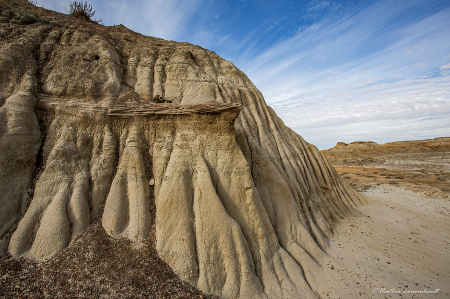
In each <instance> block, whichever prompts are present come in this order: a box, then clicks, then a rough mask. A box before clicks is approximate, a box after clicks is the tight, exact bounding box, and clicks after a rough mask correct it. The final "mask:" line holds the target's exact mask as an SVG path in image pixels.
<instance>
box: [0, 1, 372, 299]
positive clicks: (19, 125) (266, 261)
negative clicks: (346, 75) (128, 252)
mask: <svg viewBox="0 0 450 299" xmlns="http://www.w3.org/2000/svg"><path fill="white" fill-rule="evenodd" d="M40 11H41V12H42V9H41V10H40ZM44 13H45V14H46V19H45V20H46V21H45V22H40V21H36V22H34V23H32V24H22V23H21V22H17V20H16V21H15V15H14V13H13V12H12V11H11V10H8V9H5V8H3V9H2V18H1V21H2V23H0V36H1V41H0V49H1V50H0V105H1V108H0V165H1V168H0V237H1V238H2V239H1V243H0V244H3V246H4V247H5V246H7V249H6V251H7V252H8V253H9V254H11V255H12V256H14V257H20V256H23V257H29V258H36V259H39V260H42V259H48V258H51V257H52V256H53V255H55V254H57V253H58V252H60V251H61V250H62V249H64V248H65V247H67V246H69V245H70V243H71V241H72V240H74V238H75V236H77V234H80V233H82V232H83V231H84V230H85V229H86V228H87V227H88V226H89V225H90V223H91V222H92V220H93V219H95V218H97V217H101V219H102V225H103V227H104V229H105V230H106V232H107V233H108V234H109V235H110V236H112V237H114V238H120V237H124V238H129V239H131V240H132V241H134V242H136V243H140V242H142V241H143V240H144V239H145V238H146V236H147V234H148V232H149V230H150V229H151V227H152V226H153V225H154V226H155V227H156V245H155V246H156V248H157V251H158V253H159V255H160V256H161V258H162V259H163V260H164V261H165V262H166V263H167V264H168V265H170V267H172V268H173V270H174V271H175V273H177V274H178V275H179V277H180V278H181V279H183V280H185V281H187V282H189V283H190V284H192V285H194V286H196V287H198V288H199V289H201V290H202V291H204V292H206V293H211V294H216V295H219V296H223V297H224V298H277V299H278V298H316V297H320V296H324V295H323V294H324V292H325V291H331V290H335V291H336V292H337V293H336V292H335V293H334V294H335V295H336V296H339V294H338V289H340V290H342V288H341V287H340V286H339V287H336V288H335V289H334V286H335V285H338V284H340V283H341V282H340V278H339V275H338V273H336V271H333V269H332V268H330V267H329V266H327V263H329V261H330V258H328V256H327V255H326V248H327V241H328V238H329V236H330V235H331V234H332V232H333V223H334V222H336V221H338V220H339V219H341V218H343V217H345V216H346V215H347V214H348V213H349V212H350V211H351V210H352V209H353V207H355V206H357V205H359V204H362V203H364V199H363V198H362V197H361V196H360V195H358V194H357V193H356V192H355V191H353V190H352V189H351V188H349V187H348V185H346V184H345V183H343V182H342V181H341V179H340V178H339V177H338V176H337V175H336V172H335V170H334V169H333V168H332V167H331V166H330V164H329V163H328V161H327V160H326V159H324V158H323V157H322V155H321V154H320V152H319V151H318V150H317V149H316V147H314V146H313V145H311V144H309V143H307V142H305V141H304V140H303V139H302V138H301V137H300V136H298V135H297V134H296V133H294V132H293V131H292V130H290V129H289V128H287V127H286V126H285V125H284V124H283V122H282V121H281V120H280V119H279V118H278V117H277V116H276V114H275V113H274V111H273V110H272V109H271V108H270V107H268V106H267V105H266V103H265V102H264V98H263V96H262V94H261V93H260V92H259V91H258V89H257V88H256V87H255V86H254V85H253V84H252V82H251V81H250V80H249V79H248V78H247V77H246V76H245V74H244V73H243V72H241V71H240V70H238V69H237V68H236V67H235V66H234V65H233V64H232V63H231V62H229V61H226V60H224V59H222V58H220V57H219V56H218V55H216V54H215V53H213V52H210V51H207V50H205V49H203V48H201V47H199V46H194V45H191V44H188V43H177V42H171V41H165V40H162V39H158V38H152V37H146V36H142V35H139V34H137V33H134V32H132V31H130V30H128V29H126V28H125V27H123V26H113V27H105V26H101V25H98V24H95V23H91V22H85V21H80V20H77V19H74V18H73V17H70V16H65V15H60V14H56V13H54V12H47V11H44ZM155 211H156V212H155ZM344 295H346V296H347V297H348V295H349V294H348V293H345V294H343V295H342V296H344ZM342 296H341V298H343V297H342ZM344 297H345V296H344Z"/></svg>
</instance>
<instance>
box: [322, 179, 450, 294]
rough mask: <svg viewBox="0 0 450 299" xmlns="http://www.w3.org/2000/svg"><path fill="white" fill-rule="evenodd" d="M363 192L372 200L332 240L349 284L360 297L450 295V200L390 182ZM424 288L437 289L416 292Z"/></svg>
mask: <svg viewBox="0 0 450 299" xmlns="http://www.w3.org/2000/svg"><path fill="white" fill-rule="evenodd" d="M363 194H364V195H366V196H367V197H369V198H370V199H371V200H372V203H371V204H368V205H366V206H363V207H361V208H359V209H358V211H355V212H354V213H353V215H352V217H349V218H347V219H344V220H343V221H342V222H341V223H340V224H339V225H338V226H337V228H336V230H337V231H336V234H335V235H334V237H333V238H332V239H331V240H330V249H329V251H328V252H329V254H330V256H331V257H333V258H334V260H335V261H336V264H335V265H329V266H330V267H333V268H334V269H335V270H336V271H338V272H340V273H341V274H342V275H343V276H344V277H345V278H346V279H347V282H344V281H343V282H342V283H343V287H350V288H352V289H353V290H354V291H355V293H356V294H357V295H358V294H359V295H360V298H450V246H449V242H450V215H449V211H450V201H448V200H443V199H437V198H432V197H429V196H428V197H427V196H424V195H423V194H419V193H414V192H412V191H409V190H405V189H402V188H399V187H396V186H392V185H386V184H381V185H375V186H372V187H370V188H369V189H368V190H367V191H366V192H364V193H363ZM424 291H431V292H433V293H414V292H424ZM408 292H409V293H408Z"/></svg>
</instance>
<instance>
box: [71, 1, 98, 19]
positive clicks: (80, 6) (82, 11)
mask: <svg viewBox="0 0 450 299" xmlns="http://www.w3.org/2000/svg"><path fill="white" fill-rule="evenodd" d="M66 12H67V13H68V14H70V15H72V16H74V17H76V18H79V19H82V20H85V21H94V20H93V17H94V16H95V10H93V8H92V5H91V4H89V3H88V2H87V1H86V2H84V3H83V1H76V0H75V1H71V2H70V4H69V8H68V9H66Z"/></svg>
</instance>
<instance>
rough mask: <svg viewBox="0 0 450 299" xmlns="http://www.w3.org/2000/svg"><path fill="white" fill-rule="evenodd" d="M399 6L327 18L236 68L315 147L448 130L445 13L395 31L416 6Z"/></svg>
mask: <svg viewBox="0 0 450 299" xmlns="http://www.w3.org/2000/svg"><path fill="white" fill-rule="evenodd" d="M402 4H404V5H397V4H394V3H392V2H391V1H380V2H377V3H375V4H373V5H371V6H369V7H366V8H363V9H360V10H358V11H350V12H349V13H348V14H347V15H346V16H344V17H343V16H342V15H340V14H339V15H337V17H336V16H335V15H333V14H330V15H328V17H325V18H322V19H321V20H319V21H317V22H316V23H314V24H312V25H310V26H307V27H302V28H300V30H299V31H298V32H297V34H295V35H293V36H292V37H290V38H289V39H286V40H283V41H281V42H279V43H277V44H274V45H273V46H271V47H269V48H267V49H266V50H265V51H263V52H261V53H258V54H257V55H255V56H254V59H252V60H247V61H246V62H244V63H242V68H243V70H244V71H245V72H246V73H247V75H249V77H250V79H252V80H253V81H254V83H255V84H256V86H257V87H260V88H261V90H262V92H263V94H264V95H265V97H266V101H267V102H268V103H269V104H270V105H271V106H272V107H273V108H274V109H275V111H276V112H277V113H278V114H279V116H280V117H281V118H282V119H283V120H284V122H285V123H286V124H287V125H288V126H290V127H292V128H294V129H295V130H296V132H297V133H299V134H300V135H302V136H303V137H305V139H306V140H308V137H310V138H311V140H310V141H312V143H314V140H316V141H318V137H317V136H321V135H322V136H324V135H325V136H328V137H322V138H320V144H321V146H322V147H330V146H332V145H333V144H334V143H336V142H337V141H339V138H344V137H345V136H346V135H351V136H353V137H355V136H359V135H358V134H361V133H362V132H364V134H367V136H372V139H376V137H377V136H379V137H380V138H381V137H382V139H383V140H387V139H389V138H388V137H387V136H388V135H389V134H391V138H392V139H400V135H401V134H406V135H408V136H411V137H412V138H414V136H417V137H419V136H424V135H426V134H425V131H426V130H424V129H423V130H422V129H421V130H420V131H419V130H416V129H417V128H418V127H420V126H419V125H418V124H417V123H422V122H424V123H427V124H429V125H430V126H431V124H432V123H436V128H438V127H439V128H441V129H442V128H444V127H445V126H444V124H447V125H448V124H449V123H450V77H449V70H450V64H449V62H450V59H449V58H448V53H449V52H450V40H449V39H448V36H450V9H446V10H442V11H440V12H436V13H433V14H429V15H427V16H417V17H416V18H411V19H410V20H408V21H405V22H399V23H396V21H395V20H396V19H397V18H400V17H401V16H402V14H403V13H404V11H405V10H406V11H407V10H408V8H410V7H409V6H413V5H417V2H414V1H412V2H410V3H406V2H405V3H402ZM317 5H318V9H319V8H320V7H325V6H326V4H324V3H322V4H321V2H317ZM405 5H406V7H405ZM394 23H395V24H394ZM416 122H417V123H416ZM375 123H376V124H377V125H374V124H375ZM411 123H414V124H415V125H411ZM367 124H370V125H367ZM366 125H367V127H366ZM392 126H396V128H392ZM443 126H444V127H443ZM362 128H364V130H362ZM381 128H384V129H381ZM386 128H391V129H389V130H387V129H386ZM326 130H330V133H329V134H326V133H325V131H326ZM348 130H353V131H348ZM358 130H359V131H358ZM414 130H416V131H414ZM357 132H359V133H357ZM381 132H382V133H381ZM426 132H428V134H431V135H434V136H436V135H435V134H438V133H439V132H442V133H445V130H444V131H442V130H441V131H439V130H438V129H436V131H435V132H433V131H432V130H428V131H426ZM448 132H450V126H448V127H447V131H446V133H445V134H446V135H448V134H449V133H448ZM323 134H324V135H323ZM399 134H400V135H399ZM429 137H431V136H429ZM369 138H370V137H369ZM336 139H337V140H336ZM347 141H350V140H347ZM388 141H389V140H388Z"/></svg>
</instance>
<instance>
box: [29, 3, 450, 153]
mask: <svg viewBox="0 0 450 299" xmlns="http://www.w3.org/2000/svg"><path fill="white" fill-rule="evenodd" d="M89 3H91V4H92V6H93V8H94V9H95V10H96V17H97V19H101V20H102V23H103V24H105V25H114V24H124V25H125V26H126V27H128V28H130V29H132V30H134V31H137V32H140V33H142V34H144V35H150V36H156V37H161V38H164V39H168V40H176V41H187V42H190V43H192V44H198V45H200V46H202V47H204V48H206V49H209V50H212V51H214V52H216V53H217V54H219V55H220V56H222V57H223V58H225V59H227V60H230V61H232V62H233V63H234V64H235V65H236V66H237V67H238V68H240V69H241V70H242V71H244V72H245V73H246V74H247V76H248V77H249V78H250V79H251V80H252V81H253V83H254V84H255V85H256V86H257V87H258V89H259V90H261V92H262V93H263V95H264V97H265V99H266V102H267V103H268V105H269V106H271V107H272V108H274V110H275V111H276V112H277V114H278V116H279V117H280V118H281V119H282V120H283V121H284V122H285V124H286V125H288V126H289V127H291V128H292V129H293V130H294V131H296V132H297V133H298V134H300V135H301V136H302V137H303V138H304V139H305V140H306V141H308V142H310V143H313V144H315V145H316V146H318V147H319V149H326V148H329V147H332V146H334V144H336V142H338V141H344V142H351V141H357V140H371V141H376V142H378V143H384V142H389V141H396V140H413V139H424V138H434V137H439V136H450V1H448V0H442V1H440V0H436V1H434V0H426V1H425V0H422V1H418V0H379V1H351V0H343V1H331V0H329V1H328V0H326V1H320V0H313V1H277V0H259V1H256V0H255V1H254V0H225V1H218V0H186V1H182V0H147V1H143V0H142V1H137V0H130V1H118V0H108V1H106V0H91V1H89ZM37 4H38V5H39V6H44V7H45V8H48V9H52V10H56V11H60V12H64V7H66V6H68V1H57V0H37Z"/></svg>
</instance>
